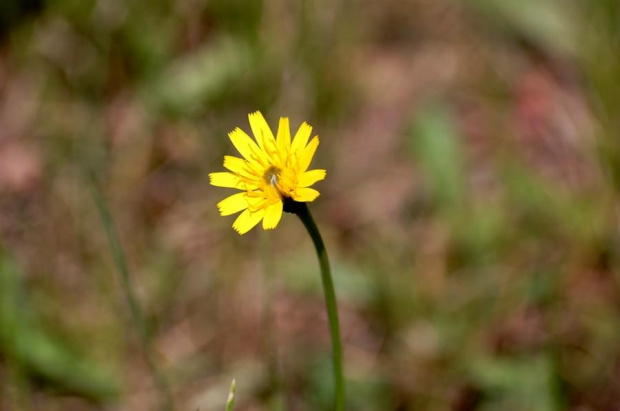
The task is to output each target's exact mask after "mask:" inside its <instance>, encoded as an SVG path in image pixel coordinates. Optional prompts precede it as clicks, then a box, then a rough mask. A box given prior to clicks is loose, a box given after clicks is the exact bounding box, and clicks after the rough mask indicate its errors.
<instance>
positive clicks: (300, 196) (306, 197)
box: [293, 188, 321, 203]
mask: <svg viewBox="0 0 620 411" xmlns="http://www.w3.org/2000/svg"><path fill="white" fill-rule="evenodd" d="M319 195H321V193H319V192H318V191H317V190H315V189H313V188H298V189H296V190H295V191H294V192H293V200H295V201H299V202H302V203H309V202H311V201H314V200H316V199H317V197H318V196H319Z"/></svg>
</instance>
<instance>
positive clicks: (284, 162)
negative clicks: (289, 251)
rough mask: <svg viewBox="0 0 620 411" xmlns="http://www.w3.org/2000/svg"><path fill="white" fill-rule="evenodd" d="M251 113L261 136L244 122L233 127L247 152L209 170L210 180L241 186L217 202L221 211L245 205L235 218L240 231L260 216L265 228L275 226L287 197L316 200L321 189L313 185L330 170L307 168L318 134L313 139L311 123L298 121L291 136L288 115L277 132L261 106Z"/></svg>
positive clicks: (253, 125)
mask: <svg viewBox="0 0 620 411" xmlns="http://www.w3.org/2000/svg"><path fill="white" fill-rule="evenodd" d="M248 117H249V119H250V127H251V128H252V133H253V134H254V138H255V139H256V141H254V140H253V139H252V138H251V137H250V136H248V135H247V134H246V133H245V132H244V131H243V130H241V129H240V128H238V127H237V128H236V129H234V130H233V131H232V132H230V133H229V134H228V137H230V141H231V142H232V143H233V145H234V146H235V148H236V149H237V151H239V153H240V154H241V155H242V156H243V158H239V157H233V156H224V167H225V168H226V169H228V170H229V171H227V172H219V173H211V174H209V178H210V180H211V185H214V186H217V187H228V188H236V189H239V190H242V192H241V193H237V194H233V195H231V196H230V197H227V198H225V199H224V200H222V201H220V202H219V203H218V204H217V207H218V209H219V211H220V214H221V215H222V216H227V215H231V214H235V213H238V212H240V211H241V214H240V215H239V216H238V217H237V219H236V220H235V222H234V223H233V228H234V229H235V231H237V232H238V233H239V234H244V233H247V232H248V231H249V230H250V229H252V228H253V227H254V226H255V225H257V224H258V223H259V222H260V221H261V220H262V221H263V228H264V229H265V230H270V229H273V228H275V227H276V226H277V225H278V223H279V222H280V218H281V217H282V211H283V207H284V201H288V200H293V201H298V202H310V201H314V200H315V199H316V198H317V197H318V196H319V192H318V191H317V190H315V189H312V188H310V186H311V185H313V184H314V183H316V182H317V181H320V180H323V179H324V178H325V175H326V171H325V170H308V167H309V166H310V162H311V161H312V157H313V156H314V153H315V152H316V149H317V147H318V146H319V137H318V136H315V137H314V138H312V139H311V140H310V135H311V133H312V127H310V126H309V125H308V124H307V123H303V124H302V125H301V126H300V127H299V130H297V133H296V134H295V137H294V138H293V141H292V142H291V131H290V128H289V121H288V118H286V117H280V124H279V125H278V133H277V135H276V137H274V135H273V133H272V132H271V129H270V128H269V125H268V124H267V122H266V121H265V118H264V117H263V115H262V114H261V113H260V112H259V111H256V112H254V113H251V114H250V115H249V116H248ZM308 140H310V142H308Z"/></svg>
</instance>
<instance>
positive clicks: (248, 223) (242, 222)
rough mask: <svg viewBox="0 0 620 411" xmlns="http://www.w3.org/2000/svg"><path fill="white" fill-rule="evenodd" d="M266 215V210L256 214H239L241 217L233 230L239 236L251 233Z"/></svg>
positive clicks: (247, 211) (246, 212)
mask: <svg viewBox="0 0 620 411" xmlns="http://www.w3.org/2000/svg"><path fill="white" fill-rule="evenodd" d="M264 215H265V210H264V209H261V210H258V211H256V212H254V213H252V212H250V210H245V211H244V212H243V213H241V214H239V217H237V219H236V220H235V222H234V223H233V228H234V229H235V231H236V232H238V233H239V234H245V233H247V232H248V231H250V230H251V229H252V228H253V227H254V226H255V225H256V224H258V223H259V222H260V220H262V219H263V216H264Z"/></svg>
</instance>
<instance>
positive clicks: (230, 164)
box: [224, 156, 245, 173]
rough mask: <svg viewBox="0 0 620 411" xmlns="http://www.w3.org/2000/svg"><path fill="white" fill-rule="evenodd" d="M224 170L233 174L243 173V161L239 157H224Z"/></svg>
mask: <svg viewBox="0 0 620 411" xmlns="http://www.w3.org/2000/svg"><path fill="white" fill-rule="evenodd" d="M224 168H227V169H228V170H230V171H232V172H233V173H239V172H241V171H245V160H244V159H242V158H239V157H233V156H224Z"/></svg>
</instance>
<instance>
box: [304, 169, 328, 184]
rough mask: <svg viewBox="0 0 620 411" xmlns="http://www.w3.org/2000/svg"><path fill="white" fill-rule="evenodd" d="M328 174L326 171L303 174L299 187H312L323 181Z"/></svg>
mask: <svg viewBox="0 0 620 411" xmlns="http://www.w3.org/2000/svg"><path fill="white" fill-rule="evenodd" d="M326 174H327V172H326V171H325V170H310V171H306V172H305V173H302V174H301V175H300V176H299V179H298V180H297V186H298V187H310V186H311V185H312V184H314V183H316V182H317V181H321V180H323V179H324V178H325V175H326Z"/></svg>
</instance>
